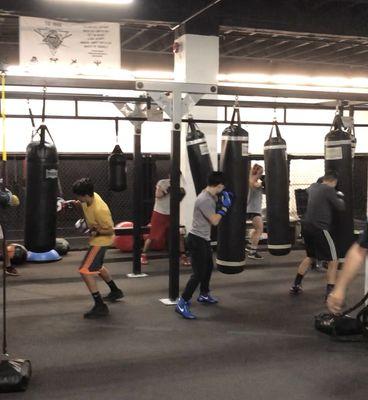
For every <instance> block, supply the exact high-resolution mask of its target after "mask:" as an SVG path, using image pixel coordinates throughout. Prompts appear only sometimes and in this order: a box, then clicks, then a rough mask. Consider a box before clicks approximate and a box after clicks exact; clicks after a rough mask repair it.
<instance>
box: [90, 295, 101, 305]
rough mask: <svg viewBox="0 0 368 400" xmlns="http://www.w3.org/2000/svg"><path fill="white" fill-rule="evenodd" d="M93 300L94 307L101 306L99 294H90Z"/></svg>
mask: <svg viewBox="0 0 368 400" xmlns="http://www.w3.org/2000/svg"><path fill="white" fill-rule="evenodd" d="M91 295H92V297H93V300H94V301H95V304H96V306H98V305H100V304H103V300H102V297H101V294H100V292H95V293H91Z"/></svg>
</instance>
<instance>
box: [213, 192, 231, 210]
mask: <svg viewBox="0 0 368 400" xmlns="http://www.w3.org/2000/svg"><path fill="white" fill-rule="evenodd" d="M232 199H233V194H232V193H231V192H227V191H225V190H223V191H222V192H221V193H220V194H219V199H218V202H217V210H216V214H220V215H222V216H224V215H226V214H227V212H228V211H229V208H230V207H231V204H232V202H233V201H232Z"/></svg>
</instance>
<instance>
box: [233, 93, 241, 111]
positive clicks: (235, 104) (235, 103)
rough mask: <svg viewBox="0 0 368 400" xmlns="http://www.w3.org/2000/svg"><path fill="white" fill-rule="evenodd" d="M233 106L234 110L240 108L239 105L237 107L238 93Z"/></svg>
mask: <svg viewBox="0 0 368 400" xmlns="http://www.w3.org/2000/svg"><path fill="white" fill-rule="evenodd" d="M234 108H235V109H236V110H238V109H239V108H240V107H239V96H238V95H236V96H235V101H234Z"/></svg>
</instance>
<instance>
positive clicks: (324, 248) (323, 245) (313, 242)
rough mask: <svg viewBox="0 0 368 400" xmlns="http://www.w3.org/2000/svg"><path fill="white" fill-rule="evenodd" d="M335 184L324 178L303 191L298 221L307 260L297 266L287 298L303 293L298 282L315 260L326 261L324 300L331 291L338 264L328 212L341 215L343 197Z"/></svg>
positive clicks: (332, 179) (333, 180)
mask: <svg viewBox="0 0 368 400" xmlns="http://www.w3.org/2000/svg"><path fill="white" fill-rule="evenodd" d="M336 184H337V177H336V176H335V175H334V174H326V175H324V176H323V177H322V179H321V183H313V184H312V185H311V186H309V188H308V189H307V192H308V203H307V211H306V213H305V216H304V219H303V221H302V236H303V238H304V244H305V250H306V253H307V257H305V258H304V259H303V260H302V262H301V263H300V264H299V267H298V272H297V275H296V277H295V280H294V283H293V285H292V286H291V288H290V290H289V292H290V294H299V293H301V292H302V291H303V288H302V280H303V278H304V276H305V274H306V272H307V271H308V269H309V268H310V266H311V264H312V262H313V260H315V259H316V260H324V261H328V267H327V287H326V298H327V296H328V294H329V293H330V292H331V291H332V290H333V287H334V285H335V281H336V275H337V267H338V263H339V261H338V257H337V252H336V246H335V243H334V240H333V237H332V236H331V232H330V229H331V222H332V212H333V210H334V209H335V210H338V211H342V210H344V208H345V202H344V200H343V194H342V193H341V192H336V190H335V188H336Z"/></svg>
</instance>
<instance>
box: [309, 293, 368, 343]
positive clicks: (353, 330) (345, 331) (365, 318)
mask: <svg viewBox="0 0 368 400" xmlns="http://www.w3.org/2000/svg"><path fill="white" fill-rule="evenodd" d="M367 299H368V293H367V294H366V295H365V296H364V297H363V298H362V299H361V300H360V301H359V302H358V303H357V304H355V305H354V306H353V307H351V308H349V309H347V310H345V311H343V312H342V313H341V314H340V315H335V314H331V313H321V314H318V315H317V316H315V317H314V327H315V328H316V329H317V330H318V331H320V332H322V333H326V334H327V335H330V336H331V337H333V338H334V339H337V340H342V341H344V337H345V336H350V337H351V336H357V335H360V336H362V337H364V338H365V339H368V306H364V307H363V308H362V309H361V310H360V311H359V312H358V314H357V315H356V317H352V316H350V315H349V313H351V312H352V311H355V310H357V309H358V308H359V307H361V306H363V305H364V303H365V302H366V300H367Z"/></svg>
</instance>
